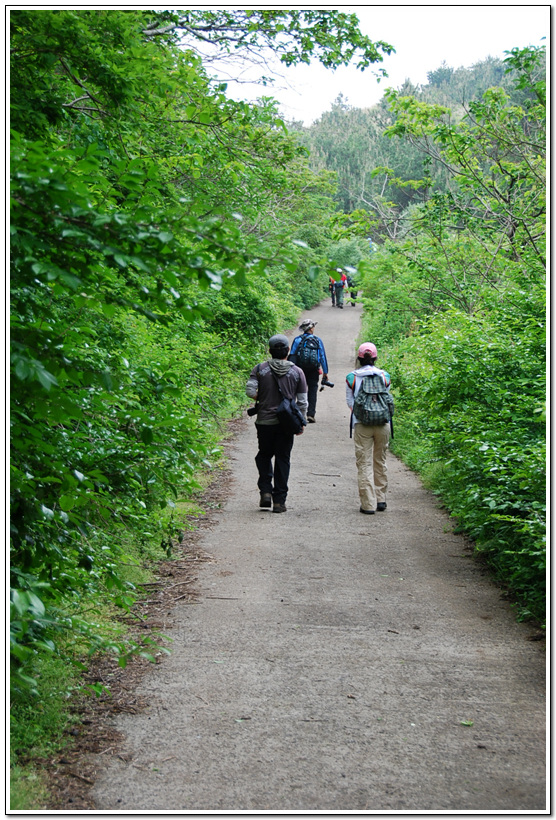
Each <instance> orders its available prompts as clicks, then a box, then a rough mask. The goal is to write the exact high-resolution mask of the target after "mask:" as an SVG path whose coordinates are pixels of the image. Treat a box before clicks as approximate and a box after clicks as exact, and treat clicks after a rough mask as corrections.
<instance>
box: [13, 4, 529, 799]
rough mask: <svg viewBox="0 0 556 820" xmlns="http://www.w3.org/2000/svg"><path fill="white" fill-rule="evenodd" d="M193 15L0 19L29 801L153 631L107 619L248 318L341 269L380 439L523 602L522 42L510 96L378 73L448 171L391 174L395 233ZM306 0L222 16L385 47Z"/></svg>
mask: <svg viewBox="0 0 556 820" xmlns="http://www.w3.org/2000/svg"><path fill="white" fill-rule="evenodd" d="M212 11H214V12H219V11H220V12H222V14H223V17H222V18H221V19H220V20H219V24H222V25H224V24H225V25H228V26H229V27H230V30H231V31H233V30H234V26H235V25H236V24H237V22H238V21H237V20H234V19H233V17H232V16H228V13H227V12H224V11H223V10H211V12H212ZM211 12H206V15H207V16H206V17H203V16H202V15H203V14H204V12H195V13H193V17H192V18H191V19H189V20H187V21H186V20H184V19H176V17H175V15H174V14H171V13H166V12H163V13H160V14H156V13H152V12H139V11H132V12H122V13H120V12H114V13H111V16H110V17H108V16H107V15H103V14H102V13H99V12H97V11H92V12H89V11H86V12H81V11H67V12H66V11H52V12H51V11H44V12H40V14H37V13H35V12H32V11H23V10H22V11H17V12H12V14H11V20H10V22H11V45H12V60H13V65H12V71H11V91H12V118H11V127H12V134H11V147H12V164H11V175H12V191H11V192H12V210H11V240H12V255H11V376H12V378H11V392H10V399H11V447H12V451H11V452H12V459H11V475H10V493H11V498H10V501H11V584H10V586H11V592H10V609H11V681H12V693H11V719H12V740H11V748H10V751H11V764H12V766H13V769H12V772H13V774H14V788H15V792H14V804H13V805H12V809H14V808H16V807H17V806H19V807H20V808H29V807H30V806H31V805H34V801H38V802H39V803H41V802H42V801H43V800H45V799H47V798H45V797H44V794H43V793H41V792H40V790H39V788H38V787H37V786H36V785H35V784H36V783H37V782H40V776H39V779H38V781H37V779H36V778H37V772H36V770H35V768H34V767H33V763H32V760H33V758H34V757H35V758H36V757H40V756H41V755H42V754H45V753H47V752H48V751H51V750H52V749H56V748H60V747H61V746H60V744H63V743H64V742H66V741H67V739H68V736H67V735H64V732H65V731H66V730H67V728H68V725H69V724H70V723H71V720H72V717H71V713H70V711H69V709H68V706H69V705H70V704H71V702H72V698H73V697H74V696H75V694H76V693H78V692H80V693H81V694H82V693H83V686H82V673H83V672H84V671H85V670H86V669H87V665H88V663H89V662H90V661H89V659H90V658H93V657H95V656H97V654H98V653H109V654H111V655H113V657H114V658H115V659H116V662H117V663H118V664H120V666H122V667H123V666H125V664H126V663H128V662H129V660H130V658H131V657H134V656H139V657H143V658H144V659H146V660H150V661H153V660H154V659H155V655H156V653H157V652H159V651H161V643H160V642H157V640H156V639H151V641H143V640H140V641H138V640H136V639H134V638H133V639H131V638H130V636H129V634H127V632H126V630H125V628H124V627H123V626H122V621H121V619H120V618H119V617H118V613H120V614H122V613H123V614H124V615H129V614H130V613H133V612H134V611H136V610H135V607H136V602H137V600H138V598H139V590H140V588H141V584H144V583H145V582H146V581H148V580H150V579H152V577H153V573H154V572H156V566H157V565H158V564H159V562H163V561H164V560H165V559H167V558H168V557H170V556H171V554H172V544H173V543H174V541H175V539H176V538H179V535H180V533H181V532H183V528H184V527H186V526H187V525H186V523H185V522H184V516H183V513H184V505H186V509H187V510H189V511H190V510H191V509H194V508H195V498H196V494H198V493H199V492H200V491H201V489H202V485H203V482H202V480H201V479H202V477H203V476H206V475H210V473H211V471H213V470H218V469H219V467H218V465H219V464H220V459H221V454H222V448H221V441H222V435H223V433H224V431H225V429H226V422H227V420H228V419H230V418H233V417H235V416H236V415H237V414H238V413H240V412H241V411H242V408H243V407H244V398H243V383H244V376H245V373H246V372H248V370H249V369H250V366H251V364H252V363H253V362H254V361H255V360H257V359H258V357H259V356H260V355H261V354H262V353H263V352H264V343H265V341H266V339H267V338H268V337H269V336H270V335H272V333H274V332H275V331H279V330H282V329H283V328H284V327H289V326H292V325H293V324H294V323H295V321H296V319H297V317H298V315H299V312H300V311H301V310H303V309H307V308H310V307H311V306H312V305H314V304H316V303H317V302H318V301H320V299H321V298H322V297H323V295H324V294H325V293H326V288H327V281H328V274H329V272H331V271H333V270H334V269H335V267H337V266H338V265H341V266H343V267H346V268H351V270H352V273H353V274H354V275H356V276H357V278H358V282H359V287H360V298H361V299H362V301H363V303H364V308H365V313H364V319H363V328H362V338H363V337H367V336H368V337H372V338H373V341H375V342H376V343H377V345H378V346H379V348H380V350H381V358H382V359H383V361H385V362H387V366H388V369H389V370H390V372H391V375H392V377H393V383H394V384H395V390H394V393H395V397H396V401H397V409H398V412H397V416H396V439H395V442H394V443H393V450H394V452H395V453H396V454H397V455H399V456H400V457H401V458H402V459H403V460H404V461H405V462H406V463H407V464H408V466H410V467H411V468H412V469H414V470H416V471H417V472H418V473H419V474H420V475H421V476H422V477H423V479H424V481H425V483H426V484H427V486H429V487H430V488H431V489H432V490H433V491H434V492H436V493H437V494H438V496H439V498H440V499H442V502H443V503H444V504H445V506H446V507H447V508H448V509H449V510H450V511H451V512H452V514H453V515H454V516H455V518H456V519H457V522H458V526H459V528H460V529H461V531H462V532H465V533H466V534H467V535H469V536H470V537H471V538H472V539H473V540H474V542H475V544H476V545H477V552H478V554H480V555H481V557H483V558H484V559H485V560H487V561H488V563H489V565H490V566H491V567H492V568H493V570H494V572H495V573H496V577H497V578H498V579H499V580H500V582H501V583H503V584H505V585H507V587H508V589H509V591H510V593H511V594H512V595H514V596H515V599H516V615H517V617H520V618H531V619H534V620H535V621H539V622H542V621H543V617H544V610H543V602H544V588H543V583H544V572H545V563H544V561H545V543H544V509H545V508H544V503H545V502H544V490H545V487H544V474H545V470H544V468H545V451H544V423H545V410H544V347H545V335H544V334H545V329H544V328H545V324H544V310H545V308H544V259H543V258H542V256H543V252H542V251H543V235H544V210H543V202H544V130H543V129H544V119H543V111H544V96H543V95H544V82H543V78H542V76H540V75H539V66H540V57H541V55H542V50H540V49H539V50H537V49H532V48H531V49H522V50H518V49H514V50H513V51H512V52H509V53H508V58H507V68H508V71H512V72H514V75H515V78H516V82H515V85H516V88H517V89H518V90H519V91H520V92H521V98H520V100H519V102H516V101H515V99H512V98H511V97H510V96H509V95H508V94H507V92H503V93H502V92H497V91H496V89H494V90H489V91H488V92H486V93H485V95H484V96H483V98H482V100H481V101H478V102H477V104H476V105H475V106H469V110H468V111H467V113H466V114H465V115H464V116H463V117H461V118H458V120H457V121H453V118H452V117H451V115H450V112H449V111H447V110H446V109H442V108H441V107H439V106H436V105H429V104H425V103H423V102H421V101H420V100H419V99H416V98H411V97H407V96H401V95H400V94H396V93H395V92H390V93H389V105H390V106H391V109H390V110H391V112H392V115H393V121H391V123H390V132H389V135H388V136H389V139H391V140H393V141H394V140H402V141H404V140H405V141H406V142H407V144H411V145H413V146H414V147H415V146H418V147H419V148H420V149H421V150H423V152H424V153H425V154H426V156H427V157H428V161H429V162H430V163H431V164H436V166H438V167H441V168H442V169H444V171H448V172H449V178H448V179H446V178H445V177H443V178H442V180H440V181H439V183H438V190H437V191H435V190H434V186H433V182H432V180H433V177H434V174H433V173H432V171H431V173H430V174H428V175H427V176H426V177H423V178H422V179H411V180H409V181H408V180H403V179H401V178H400V177H396V176H395V174H390V177H391V181H390V183H389V184H392V185H393V186H396V185H397V186H399V187H403V186H407V185H409V184H410V185H411V186H412V190H416V191H421V192H422V194H423V195H422V196H421V199H420V200H419V201H414V202H413V203H412V204H411V207H410V208H408V209H407V210H406V211H404V214H403V223H404V230H403V231H402V232H401V234H399V235H396V237H395V240H393V239H392V237H391V231H389V230H388V228H389V225H388V224H387V223H388V221H389V220H390V219H391V217H392V210H393V209H392V208H391V207H390V205H389V204H388V203H386V202H385V201H381V203H380V207H379V208H375V209H374V211H373V209H371V208H363V209H357V210H355V211H353V212H351V213H345V212H343V211H342V210H341V208H339V207H338V203H337V200H336V199H335V190H336V188H335V181H334V175H333V174H331V173H329V172H328V171H327V170H326V169H316V168H315V167H314V166H312V165H311V161H310V157H308V152H307V150H306V149H305V148H304V147H303V146H302V145H301V142H300V140H299V138H298V137H297V136H295V135H294V134H293V132H291V131H289V130H288V128H287V126H286V124H285V123H283V122H282V121H281V120H280V118H279V116H278V114H277V110H276V106H275V104H274V103H273V102H272V100H270V99H266V98H262V99H261V101H260V103H259V104H257V105H246V104H245V103H233V102H231V101H230V100H228V99H227V98H226V95H225V88H224V86H223V85H215V84H214V83H211V82H210V81H209V79H208V76H207V73H206V71H205V69H204V66H203V60H202V59H201V57H200V56H199V53H198V51H197V50H196V49H195V47H194V46H193V45H192V44H191V43H189V44H188V46H187V47H186V48H183V42H182V41H181V40H180V39H179V38H180V36H181V34H180V32H183V30H184V29H185V28H186V27H187V29H188V31H193V32H194V31H195V26H198V27H199V28H198V30H199V31H201V30H204V29H203V26H204V24H205V23H206V22H207V20H208V21H209V22H212V23H215V22H216V18H213V17H212V16H211ZM307 14H309V17H310V18H311V19H309V17H306V18H305V19H304V17H303V13H301V12H299V13H295V14H294V15H293V16H292V17H288V13H287V12H253V13H252V15H253V16H252V17H251V18H250V19H249V20H247V19H246V18H245V16H243V17H242V25H246V26H247V29H248V36H249V38H251V41H250V45H249V47H250V48H252V47H253V44H254V43H255V39H256V38H257V37H262V38H266V39H265V43H266V44H267V45H268V44H269V43H271V42H272V41H273V40H275V39H276V37H277V36H278V35H280V36H279V37H278V39H279V40H280V41H281V42H282V35H283V33H284V32H287V35H288V36H289V37H290V38H291V39H290V42H291V44H292V48H291V50H287V51H286V52H283V54H282V59H283V60H284V62H286V63H288V62H290V63H294V62H295V61H296V60H300V61H307V60H308V59H309V58H310V56H311V55H310V54H309V51H311V49H309V51H307V43H308V40H307V31H306V30H304V25H308V26H309V28H310V30H311V31H313V32H316V34H315V42H314V48H315V50H317V51H318V50H319V49H321V52H320V53H321V57H319V59H322V61H323V62H325V64H329V65H339V64H342V63H343V62H346V61H347V60H349V59H352V58H353V55H354V53H355V51H357V49H359V54H360V55H362V56H360V59H361V61H362V62H364V63H365V64H367V65H368V64H369V63H373V62H379V61H380V51H381V50H382V51H383V52H384V53H387V52H388V49H389V48H391V47H390V46H388V45H387V44H384V43H381V42H380V41H379V42H378V43H375V44H373V43H371V41H370V40H368V38H367V39H365V38H362V37H361V36H359V35H356V33H355V29H354V25H355V24H354V21H353V16H350V15H341V14H338V13H336V12H322V13H320V12H310V13H307ZM195 15H200V16H199V17H195ZM257 15H260V16H257ZM311 15H313V16H311ZM314 15H316V16H314ZM319 15H320V16H319ZM331 22H334V23H335V24H336V26H337V28H336V29H335V34H334V33H333V34H332V35H331V34H330V31H331V30H330V23H331ZM186 24H187V26H186ZM319 26H320V28H319ZM246 36H247V35H246ZM334 36H335V37H336V40H334V39H330V38H331V37H332V38H334ZM253 38H255V39H253ZM350 38H351V39H350ZM230 42H231V41H230ZM350 43H351V45H350ZM296 44H297V45H296ZM243 45H245V42H244V43H243ZM355 46H357V48H355ZM312 56H314V55H312ZM365 61H366V62H365ZM146 72H147V73H148V75H149V77H151V78H152V83H151V84H149V88H148V89H145V85H144V82H143V79H144V76H145V73H146ZM91 78H94V80H93V79H91ZM30 89H32V90H33V94H31V95H30V94H29V90H30ZM162 124H163V125H164V128H163V129H161V125H162ZM495 149H496V150H495ZM479 157H480V159H481V162H479V163H477V161H476V160H477V158H479ZM426 167H427V168H432V165H427V166H426ZM440 183H442V184H440ZM477 201H480V202H481V206H482V208H483V210H482V211H480V210H479V209H478V208H477V205H476V203H477ZM485 203H486V206H487V211H486V212H487V214H488V218H486V219H485V211H484V208H485ZM395 218H396V219H398V215H395ZM369 236H372V237H373V244H372V249H373V250H372V252H371V251H370V249H369V242H368V238H369ZM485 271H486V273H485ZM178 351H179V355H177V352H178ZM215 352H216V355H215ZM485 372H486V373H487V374H488V379H485ZM223 373H224V374H225V378H222V374H223ZM207 384H210V386H211V390H210V391H207V389H206V387H207ZM493 479H494V480H493ZM191 505H193V507H191ZM89 691H90V695H91V697H95V696H98V695H100V694H101V692H102V687H98V686H97V687H96V688H95V686H92V687H91V688H90V690H89ZM28 767H30V768H28ZM34 778H35V779H34Z"/></svg>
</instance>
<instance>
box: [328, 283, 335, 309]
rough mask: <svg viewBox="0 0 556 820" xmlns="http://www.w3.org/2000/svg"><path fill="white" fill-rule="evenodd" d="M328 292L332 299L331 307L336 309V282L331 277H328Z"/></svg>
mask: <svg viewBox="0 0 556 820" xmlns="http://www.w3.org/2000/svg"><path fill="white" fill-rule="evenodd" d="M328 290H329V291H330V296H331V297H332V307H336V280H335V279H334V277H333V276H330V277H329V281H328Z"/></svg>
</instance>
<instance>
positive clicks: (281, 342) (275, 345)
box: [268, 333, 290, 350]
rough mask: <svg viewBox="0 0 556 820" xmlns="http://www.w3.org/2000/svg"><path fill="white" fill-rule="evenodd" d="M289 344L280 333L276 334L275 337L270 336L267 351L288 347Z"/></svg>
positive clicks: (285, 337) (286, 338)
mask: <svg viewBox="0 0 556 820" xmlns="http://www.w3.org/2000/svg"><path fill="white" fill-rule="evenodd" d="M289 346H290V343H289V341H288V337H287V336H283V335H282V334H281V333H277V334H276V336H271V337H270V339H269V340H268V349H269V350H278V349H279V348H281V347H289Z"/></svg>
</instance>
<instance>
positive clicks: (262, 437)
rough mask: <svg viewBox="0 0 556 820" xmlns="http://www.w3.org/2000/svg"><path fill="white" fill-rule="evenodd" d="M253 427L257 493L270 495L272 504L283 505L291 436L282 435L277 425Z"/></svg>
mask: <svg viewBox="0 0 556 820" xmlns="http://www.w3.org/2000/svg"><path fill="white" fill-rule="evenodd" d="M255 427H256V428H257V439H258V441H259V452H258V453H257V455H256V456H255V464H256V465H257V469H258V471H259V481H258V483H257V486H258V487H259V492H261V493H271V495H272V500H273V502H274V504H284V503H285V501H286V497H287V495H288V478H289V477H290V453H291V451H292V447H293V435H291V434H288V433H284V431H283V430H282V428H281V427H280V425H279V424H256V425H255ZM273 458H274V469H273V468H272V459H273ZM273 479H274V487H273Z"/></svg>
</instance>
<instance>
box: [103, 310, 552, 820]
mask: <svg viewBox="0 0 556 820" xmlns="http://www.w3.org/2000/svg"><path fill="white" fill-rule="evenodd" d="M310 315H311V316H312V317H314V318H315V319H318V322H319V324H318V326H317V329H316V332H317V333H318V335H320V336H321V337H322V338H323V340H324V342H325V345H326V350H327V354H328V357H329V363H330V378H331V380H332V381H334V382H336V387H335V388H334V389H326V390H325V392H322V393H319V400H318V405H317V423H316V424H314V425H311V426H310V427H308V428H307V430H306V432H305V433H304V435H303V436H302V437H300V438H299V439H297V440H296V442H295V445H294V451H293V454H292V473H291V481H290V494H289V498H288V512H287V513H285V514H283V515H275V514H273V513H271V512H268V511H260V510H259V509H258V491H257V487H256V469H255V464H254V456H255V450H256V436H255V430H254V428H253V426H252V422H251V421H248V422H246V424H245V429H244V431H243V432H242V433H240V435H239V436H238V437H237V439H236V440H235V443H234V446H233V448H232V451H231V452H232V466H233V475H234V479H233V482H232V486H231V488H230V495H229V499H228V501H227V503H226V504H225V505H224V506H223V508H222V511H221V512H220V513H218V514H217V518H218V522H219V523H218V525H217V526H216V527H215V528H214V529H213V531H211V532H208V533H207V534H206V535H205V537H204V539H203V542H202V547H203V549H205V550H206V551H207V553H209V554H210V555H211V556H213V557H214V561H213V562H210V563H207V564H205V565H203V567H202V568H201V571H200V575H199V583H200V585H201V590H202V595H201V598H200V604H199V605H197V606H183V607H181V608H179V604H178V605H177V606H178V608H177V610H176V613H175V614H176V618H175V628H174V629H173V630H172V631H171V633H170V634H171V637H172V638H173V640H174V645H173V654H172V656H171V657H170V658H169V659H167V660H165V661H164V662H163V664H161V665H160V666H157V667H155V668H153V669H152V670H151V671H149V672H148V673H147V675H146V676H145V678H144V679H143V682H142V684H141V694H142V695H144V696H146V697H147V698H148V701H149V704H150V705H149V707H148V708H147V709H146V711H144V712H143V713H141V714H139V715H133V716H131V715H127V716H122V717H120V718H118V719H117V722H116V726H117V728H118V729H119V730H120V731H122V732H123V733H124V734H125V736H126V738H127V740H126V744H125V754H123V755H122V757H123V758H125V759H126V762H124V760H123V759H122V757H121V758H116V757H114V758H112V759H110V760H109V761H107V762H106V764H105V770H104V772H103V773H102V775H101V776H100V777H99V779H98V781H97V784H96V787H95V790H94V799H95V801H96V804H97V806H98V809H100V810H105V811H107V810H111V811H112V812H114V811H116V812H118V811H122V812H123V811H127V812H129V811H149V810H150V811H157V810H158V811H163V810H167V811H177V812H192V813H194V812H195V811H203V810H204V811H215V812H226V811H234V810H235V811H250V812H256V811H259V812H265V811H267V812H275V811H288V810H289V811H300V812H301V811H311V810H314V811H320V812H323V811H324V812H325V811H335V812H342V811H344V812H354V811H355V812H365V811H368V812H377V811H388V810H390V811H393V810H402V811H404V810H405V811H411V810H421V811H426V810H438V811H441V810H459V811H464V810H467V811H474V810H476V811H481V810H482V811H486V810H507V811H511V810H514V811H517V810H523V811H527V810H542V809H544V808H545V804H546V793H545V782H544V777H545V767H544V751H545V745H544V744H545V741H544V730H545V694H544V683H545V658H544V654H543V652H542V648H541V646H540V645H539V644H538V643H534V642H531V641H528V640H527V638H528V636H529V635H530V634H531V632H532V630H531V628H530V627H528V626H527V625H523V624H518V623H516V622H515V621H514V615H513V613H512V610H511V609H510V607H509V605H508V604H507V602H505V601H504V600H502V599H501V596H500V591H499V590H498V589H497V588H496V587H495V586H494V585H493V584H492V582H491V581H489V579H488V577H487V576H486V575H485V574H484V573H483V571H482V570H481V568H480V567H478V566H477V565H476V564H475V563H474V562H473V560H472V559H471V557H470V551H469V549H468V545H467V544H466V541H465V539H463V538H462V537H460V536H457V535H454V534H453V532H452V523H451V521H450V519H449V518H448V516H447V515H446V514H445V513H444V512H443V511H442V510H440V509H439V508H438V505H437V502H436V500H435V498H434V497H433V496H431V495H430V494H429V493H427V492H426V491H425V490H424V489H423V488H422V486H421V484H420V482H419V481H418V479H417V478H416V477H415V476H414V475H413V474H412V473H411V472H410V471H408V470H407V469H406V468H405V467H404V466H403V464H401V463H400V462H399V461H398V460H397V459H395V458H394V457H390V461H389V478H390V488H389V492H388V510H387V511H386V512H385V513H383V514H376V515H375V516H372V517H371V516H363V515H361V514H360V513H359V500H358V496H357V489H356V473H355V464H354V456H353V442H352V441H351V440H350V439H349V433H348V411H347V407H346V405H345V399H344V387H343V379H344V377H345V374H346V373H347V372H348V371H349V370H350V369H351V367H352V365H353V355H354V353H353V351H354V342H355V339H356V337H357V334H358V332H359V322H360V308H359V307H356V308H352V307H348V306H347V307H345V308H344V310H342V311H340V310H338V309H336V308H334V309H333V308H332V307H330V305H329V304H328V303H323V304H322V305H321V306H320V307H319V308H317V309H315V310H313V311H311V312H310ZM290 338H292V335H291V334H290ZM379 353H380V351H379ZM379 364H381V362H380V360H379ZM382 364H384V363H382ZM471 724H472V725H471ZM103 760H104V758H103ZM99 762H100V761H99Z"/></svg>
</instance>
